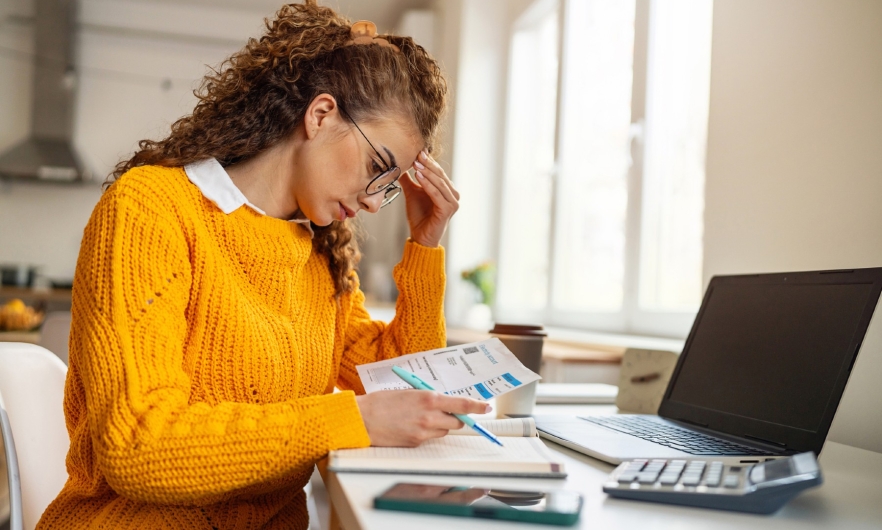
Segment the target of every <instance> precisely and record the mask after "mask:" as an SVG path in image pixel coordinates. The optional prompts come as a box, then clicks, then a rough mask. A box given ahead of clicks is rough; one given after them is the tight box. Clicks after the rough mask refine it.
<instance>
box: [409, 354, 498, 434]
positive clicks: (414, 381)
mask: <svg viewBox="0 0 882 530" xmlns="http://www.w3.org/2000/svg"><path fill="white" fill-rule="evenodd" d="M392 371H393V372H395V375H397V376H398V377H400V378H401V379H403V380H404V382H405V383H407V384H408V385H410V386H412V387H414V388H416V389H417V390H431V391H433V392H434V391H435V389H434V388H432V387H431V386H429V383H426V382H425V381H423V380H422V379H420V378H419V377H417V375H416V374H412V373H410V372H408V371H407V370H405V369H403V368H401V367H399V366H395V365H392ZM454 416H456V417H457V419H459V421H461V422H463V423H465V424H466V425H468V426H469V427H471V428H472V429H474V430H476V431H478V433H479V434H481V435H482V436H483V437H484V438H487V439H488V440H490V441H491V442H493V443H495V444H496V445H498V446H500V447H504V446H503V445H502V442H500V441H499V438H497V437H496V436H494V435H493V433H492V432H490V431H488V430H487V429H485V428H484V427H481V424H480V423H478V422H476V421H475V420H473V419H472V418H470V417H468V416H466V415H465V414H454Z"/></svg>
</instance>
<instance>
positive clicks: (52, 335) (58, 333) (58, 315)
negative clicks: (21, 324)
mask: <svg viewBox="0 0 882 530" xmlns="http://www.w3.org/2000/svg"><path fill="white" fill-rule="evenodd" d="M69 338H70V311H52V312H50V313H49V314H47V315H46V320H44V321H43V325H42V326H41V327H40V342H39V343H38V344H39V345H40V346H42V347H44V348H46V349H47V350H49V351H51V352H52V353H54V354H55V355H57V356H58V358H59V359H61V360H62V361H64V364H67V344H68V339H69Z"/></svg>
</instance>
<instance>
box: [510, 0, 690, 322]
mask: <svg viewBox="0 0 882 530" xmlns="http://www.w3.org/2000/svg"><path fill="white" fill-rule="evenodd" d="M573 1H575V0H557V1H556V2H554V0H537V2H535V3H534V4H533V5H531V6H530V7H529V8H528V9H527V10H526V11H525V13H524V15H523V16H522V17H519V18H518V20H516V21H515V22H514V23H513V25H512V32H511V36H512V37H511V38H512V39H513V38H514V34H515V32H517V31H518V29H519V28H522V27H523V26H524V24H525V23H529V21H531V20H535V18H536V13H537V12H547V9H549V8H548V7H547V6H548V5H551V4H553V3H556V4H557V9H558V18H559V20H558V49H557V54H558V64H559V65H560V67H559V68H558V86H557V89H558V92H557V111H556V123H555V138H554V156H555V166H554V170H553V171H552V175H551V211H550V214H551V220H550V228H549V231H550V240H549V244H548V245H547V249H548V263H549V269H548V274H547V285H546V293H547V295H546V304H545V308H544V309H543V310H525V309H512V308H507V309H506V308H502V307H498V306H497V307H496V308H495V310H496V315H497V319H498V320H502V321H532V322H536V321H539V322H543V323H544V324H545V325H548V326H556V327H562V328H574V329H581V330H586V331H597V332H609V333H624V334H633V335H650V336H659V337H672V338H685V337H686V336H687V335H688V333H689V330H690V328H691V326H692V322H693V320H694V318H695V315H696V312H697V310H698V307H696V308H695V310H694V311H661V310H649V309H643V308H641V307H640V305H639V282H640V264H641V238H642V233H641V232H642V230H641V227H642V222H643V214H644V208H643V199H644V189H643V178H644V166H643V155H644V149H645V143H644V141H643V133H644V123H645V119H646V101H647V83H648V81H649V79H648V73H649V38H650V35H649V32H650V9H651V3H652V1H653V0H636V3H635V21H634V52H633V54H634V55H633V76H632V91H631V126H630V139H631V146H630V151H631V161H632V163H631V166H630V168H629V170H628V174H627V189H628V192H627V200H628V207H627V210H626V212H627V213H626V219H625V257H624V266H625V270H624V285H623V296H622V306H621V309H620V310H619V311H617V312H593V311H573V310H563V309H557V308H555V307H553V305H552V304H553V293H554V288H555V286H556V284H555V282H556V281H559V279H558V278H556V275H555V274H554V257H555V250H556V247H557V245H558V244H559V243H558V237H557V227H558V224H559V220H558V217H559V215H558V214H559V211H560V203H561V201H562V200H563V198H562V197H561V196H560V193H559V185H560V182H559V181H560V174H559V169H560V156H561V153H560V149H561V140H562V139H561V134H562V132H561V129H562V127H561V124H562V119H563V115H564V112H565V109H564V104H565V102H566V86H565V83H564V75H565V72H564V70H565V65H566V64H567V54H569V53H572V51H571V50H568V49H567V46H566V30H567V25H566V23H565V22H566V20H567V17H568V16H569V13H570V10H571V9H572V7H571V4H572V2H573ZM538 6H544V7H542V8H540V7H538ZM510 44H511V42H510ZM513 60H514V59H513V58H512V57H510V58H509V68H510V67H511V64H512V62H513ZM506 136H507V135H506ZM507 141H508V138H507V137H506V143H507ZM499 222H500V223H502V222H504V209H500V214H499ZM498 245H499V248H498V249H497V255H501V248H502V239H501V238H500V239H499V242H498ZM503 288H504V286H503Z"/></svg>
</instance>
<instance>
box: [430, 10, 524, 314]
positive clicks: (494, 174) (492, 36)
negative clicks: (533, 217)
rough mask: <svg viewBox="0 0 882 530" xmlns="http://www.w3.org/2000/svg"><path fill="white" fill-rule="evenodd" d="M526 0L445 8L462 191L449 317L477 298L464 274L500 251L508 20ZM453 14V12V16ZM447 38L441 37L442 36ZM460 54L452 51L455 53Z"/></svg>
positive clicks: (455, 160) (451, 247)
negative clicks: (451, 37)
mask: <svg viewBox="0 0 882 530" xmlns="http://www.w3.org/2000/svg"><path fill="white" fill-rule="evenodd" d="M529 3H530V2H529V1H526V0H518V1H511V0H461V1H458V2H451V4H456V6H457V8H456V9H451V8H450V7H447V6H442V5H441V4H447V2H436V4H435V6H436V9H441V10H445V9H446V10H447V16H446V17H445V20H446V25H445V27H444V29H443V31H442V32H441V33H442V35H446V34H448V32H449V33H451V34H454V35H458V41H457V42H456V43H450V42H448V46H447V48H446V51H445V50H442V61H447V62H452V63H453V64H455V65H456V69H455V72H454V73H453V75H452V77H451V78H450V80H451V88H452V91H453V107H452V109H451V115H450V124H451V127H452V128H453V131H452V134H451V135H450V136H449V145H450V151H449V152H448V155H447V156H448V160H450V168H451V170H450V175H451V178H452V179H453V181H454V184H455V185H456V187H457V189H458V190H459V192H460V194H461V199H460V210H459V212H458V213H457V214H456V216H454V218H453V220H452V222H451V224H450V230H449V234H450V236H449V241H448V244H447V250H448V258H447V278H448V279H447V305H446V314H447V318H448V322H450V323H451V324H454V325H456V324H465V323H466V322H465V321H464V320H465V312H466V311H467V310H468V308H469V307H470V306H471V305H472V304H473V303H474V296H475V293H474V291H473V288H472V287H471V286H470V285H468V284H466V283H465V282H464V281H463V280H462V279H461V278H460V273H461V271H462V270H464V269H468V268H472V267H474V266H475V265H478V264H479V263H481V262H483V261H487V260H493V261H495V260H496V258H497V253H498V237H499V230H498V219H499V196H500V182H501V178H502V163H503V151H502V150H503V146H504V139H505V138H504V136H505V135H504V133H505V127H504V126H505V118H504V113H505V101H506V96H507V90H506V80H507V79H508V58H509V45H510V42H509V41H510V35H511V32H510V30H511V25H512V23H513V22H514V20H515V19H516V18H517V16H518V15H519V14H520V13H521V12H523V10H524V9H525V7H526V6H527V5H529ZM451 15H456V16H451ZM442 38H443V37H442ZM454 53H455V58H453V59H452V60H451V56H453V55H454Z"/></svg>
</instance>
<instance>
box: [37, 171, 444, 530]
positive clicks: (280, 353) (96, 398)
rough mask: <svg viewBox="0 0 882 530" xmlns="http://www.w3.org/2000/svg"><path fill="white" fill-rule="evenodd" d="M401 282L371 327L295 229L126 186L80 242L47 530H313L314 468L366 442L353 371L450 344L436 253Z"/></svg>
mask: <svg viewBox="0 0 882 530" xmlns="http://www.w3.org/2000/svg"><path fill="white" fill-rule="evenodd" d="M394 277H395V281H396V283H397V285H398V289H399V291H400V295H399V298H398V305H397V308H396V316H395V320H393V321H392V322H391V323H390V324H388V325H386V324H383V323H381V322H375V321H371V320H370V317H369V315H368V314H367V312H366V311H365V309H364V306H363V302H364V296H363V294H362V293H361V291H360V290H356V291H355V292H353V293H351V294H347V295H344V296H342V297H341V298H340V299H339V301H338V300H337V299H335V297H334V284H333V281H332V279H331V275H330V272H329V271H328V264H327V261H326V259H325V258H324V257H322V256H321V255H319V254H317V253H315V252H314V251H313V247H312V241H311V239H310V236H309V233H308V231H307V230H306V229H305V228H304V227H303V226H301V225H298V224H295V223H289V222H286V221H283V220H280V219H274V218H271V217H267V216H263V215H260V214H259V213H257V212H255V211H253V210H251V209H249V208H247V207H242V208H239V209H237V210H235V211H234V212H232V213H231V214H229V215H227V214H224V213H223V212H222V211H221V210H220V209H218V208H217V207H216V206H215V204H214V203H212V202H211V201H209V200H208V199H206V198H205V197H204V196H203V195H202V193H201V192H200V190H199V188H197V187H196V186H195V185H193V184H192V183H191V182H190V181H189V180H188V179H187V176H186V174H185V173H184V171H183V170H182V169H180V168H160V167H144V168H137V169H134V170H132V171H129V172H128V173H126V174H125V175H123V177H122V178H121V179H120V180H119V181H118V182H116V183H115V184H114V185H113V186H111V188H110V189H109V190H108V191H107V192H106V193H105V194H104V195H103V196H102V198H101V200H100V202H99V203H98V205H97V206H96V208H95V210H94V212H93V214H92V217H91V219H90V220H89V223H88V226H87V227H86V229H85V232H84V236H83V242H82V247H81V250H80V256H79V259H78V262H77V268H76V276H75V280H74V291H73V309H72V313H73V323H72V328H71V336H70V370H69V372H68V376H67V384H66V387H65V400H64V409H65V415H66V418H67V428H68V432H69V434H70V439H71V446H70V452H69V453H68V456H67V470H68V473H69V474H70V478H69V479H68V481H67V483H66V484H65V486H64V489H63V490H62V491H61V493H60V494H59V496H58V498H56V499H55V501H53V502H52V504H51V505H50V506H49V508H48V509H47V510H46V512H45V513H44V514H43V517H42V519H41V521H40V523H39V525H38V528H108V529H110V528H113V529H118V528H138V529H140V530H146V529H150V528H180V529H187V530H192V529H212V528H217V529H227V528H230V529H233V528H235V529H248V528H306V527H307V524H308V521H307V512H306V502H305V495H304V493H303V486H304V485H305V484H306V482H307V481H308V480H309V476H310V474H311V473H312V470H313V464H314V463H315V462H316V461H317V460H318V459H320V458H322V457H323V456H324V455H326V454H327V453H328V451H330V450H333V449H337V448H343V447H363V446H367V445H369V444H370V439H369V438H368V435H367V431H366V430H365V427H364V423H363V422H362V420H361V416H360V414H359V410H358V407H357V405H356V402H355V393H363V391H364V389H363V387H362V386H361V383H360V382H359V379H358V376H357V373H356V370H355V366H356V365H359V364H362V363H367V362H372V361H376V360H380V359H383V358H389V357H394V356H397V355H402V354H406V353H412V352H416V351H421V350H428V349H433V348H438V347H441V346H442V345H443V344H444V338H445V330H444V321H443V316H442V304H443V293H444V251H443V249H440V248H439V249H430V248H426V247H421V246H419V245H417V244H416V243H413V242H408V243H407V245H406V248H405V251H404V257H403V259H402V261H401V263H400V264H399V265H398V266H397V267H396V268H395V271H394ZM335 386H337V387H338V388H340V389H345V390H346V391H343V392H339V393H332V391H333V389H334V387H335ZM353 391H354V392H353Z"/></svg>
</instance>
